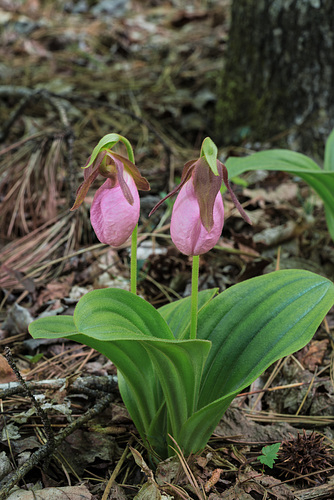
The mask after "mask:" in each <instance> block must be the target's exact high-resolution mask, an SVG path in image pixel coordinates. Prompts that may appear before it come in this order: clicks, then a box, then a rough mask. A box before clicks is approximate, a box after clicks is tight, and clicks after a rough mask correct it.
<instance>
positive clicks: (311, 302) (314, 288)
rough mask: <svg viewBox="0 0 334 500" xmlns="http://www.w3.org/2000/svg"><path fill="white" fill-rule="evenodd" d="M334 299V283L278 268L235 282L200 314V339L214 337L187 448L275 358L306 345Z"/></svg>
mask: <svg viewBox="0 0 334 500" xmlns="http://www.w3.org/2000/svg"><path fill="white" fill-rule="evenodd" d="M333 303H334V285H333V283H331V282H330V281H329V280H327V279H325V278H323V277H321V276H318V275H316V274H313V273H310V272H308V271H302V270H286V271H276V272H274V273H271V274H267V275H265V276H260V277H257V278H252V279H250V280H248V281H245V282H242V283H239V284H237V285H234V286H233V287H231V288H228V289H227V290H225V291H224V292H223V293H221V294H220V295H218V297H216V298H214V299H213V300H211V302H209V303H208V304H207V306H206V307H205V308H204V309H203V310H202V311H200V313H199V315H198V338H202V339H207V340H210V341H211V342H212V348H211V350H210V353H209V356H208V359H207V362H206V364H205V367H204V372H203V376H202V384H201V389H200V395H199V402H198V411H197V412H195V413H194V414H193V415H192V416H191V417H190V418H189V420H188V421H187V422H186V423H185V424H184V426H183V428H182V430H181V431H180V441H181V442H182V444H183V447H184V448H185V449H186V450H187V452H189V453H190V452H191V451H195V450H199V449H201V448H203V446H204V444H205V443H206V441H207V440H208V439H209V437H210V435H211V433H212V432H213V430H214V428H215V426H216V425H217V423H218V421H219V419H220V417H221V416H222V415H223V413H224V412H225V411H226V409H227V408H228V406H229V405H230V403H231V401H232V400H233V398H234V397H235V396H236V395H237V394H238V393H239V392H241V391H242V390H243V389H244V388H245V387H247V386H248V385H250V384H251V383H252V382H253V381H254V380H255V379H256V378H257V377H258V376H259V375H261V373H263V372H264V371H265V370H266V368H268V367H269V366H270V365H271V364H272V363H274V362H275V361H276V360H277V359H280V358H282V357H284V356H287V355H289V354H292V353H293V352H295V351H297V350H298V349H301V348H302V347H304V345H306V344H307V342H309V341H310V340H311V338H312V336H313V335H314V333H315V332H316V330H317V327H318V326H319V325H320V323H321V321H322V319H323V318H324V316H325V315H326V313H327V312H328V310H329V309H330V308H331V307H332V305H333Z"/></svg>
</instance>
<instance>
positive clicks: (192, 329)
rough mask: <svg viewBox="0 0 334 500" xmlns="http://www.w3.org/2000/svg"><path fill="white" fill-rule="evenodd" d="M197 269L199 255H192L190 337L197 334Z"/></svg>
mask: <svg viewBox="0 0 334 500" xmlns="http://www.w3.org/2000/svg"><path fill="white" fill-rule="evenodd" d="M198 271H199V255H194V256H193V264H192V276H191V311H190V338H191V339H195V338H196V335H197V309H198Z"/></svg>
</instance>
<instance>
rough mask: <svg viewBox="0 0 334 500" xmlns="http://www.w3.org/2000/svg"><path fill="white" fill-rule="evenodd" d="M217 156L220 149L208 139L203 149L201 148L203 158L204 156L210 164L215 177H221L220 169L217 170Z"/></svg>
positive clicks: (205, 140)
mask: <svg viewBox="0 0 334 500" xmlns="http://www.w3.org/2000/svg"><path fill="white" fill-rule="evenodd" d="M217 155H218V149H217V146H216V145H215V143H214V142H213V141H212V140H211V139H210V137H206V139H204V141H203V144H202V148H201V156H204V157H205V159H206V161H207V162H208V164H209V167H210V168H211V170H212V172H213V173H214V174H215V175H219V172H218V169H217Z"/></svg>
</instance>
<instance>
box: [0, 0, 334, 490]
mask: <svg viewBox="0 0 334 500" xmlns="http://www.w3.org/2000/svg"><path fill="white" fill-rule="evenodd" d="M229 7H230V1H229V0H214V1H211V2H210V1H205V0H202V1H201V0H197V1H192V2H183V1H181V0H180V1H177V0H175V1H172V0H170V1H167V0H165V1H164V0H156V1H154V0H151V1H150V0H147V1H145V2H144V1H139V0H132V1H131V2H130V1H126V0H123V1H117V0H110V1H107V0H104V1H102V0H101V1H91V2H90V1H81V0H80V1H74V0H69V1H67V2H61V1H51V0H50V1H48V0H44V1H43V0H26V1H20V0H11V1H7V0H0V27H1V31H0V37H1V44H0V61H1V62H0V74H1V85H0V123H1V124H2V126H1V127H0V141H1V150H0V205H1V227H0V244H1V247H0V264H1V268H0V287H1V291H0V300H1V309H0V320H1V324H2V326H1V330H0V346H1V349H5V348H6V352H5V353H6V355H7V359H10V360H11V363H12V366H15V367H16V369H17V371H18V372H19V373H20V374H21V376H22V377H23V379H24V380H25V381H26V382H27V383H28V382H29V387H30V389H31V391H32V392H33V394H34V395H35V396H36V395H38V401H39V402H40V404H41V405H42V406H43V408H44V409H45V411H47V413H48V417H49V420H50V422H51V427H52V429H53V431H54V433H55V434H56V435H60V434H59V433H61V432H63V431H64V432H65V433H66V432H67V433H68V435H67V436H65V435H64V437H63V438H62V439H61V440H60V441H61V442H59V443H58V446H57V448H56V451H55V453H54V455H52V457H51V456H48V457H46V455H45V453H44V455H43V450H44V451H45V450H47V453H49V451H50V448H48V446H49V442H48V441H47V440H48V439H49V438H50V435H49V434H48V430H47V429H45V423H44V422H43V421H42V420H41V417H40V414H39V413H38V409H36V405H35V403H34V402H32V401H31V399H30V398H29V395H27V394H26V393H25V389H24V387H23V386H22V383H20V382H17V380H18V378H17V375H16V374H15V373H14V372H13V370H12V368H10V366H9V365H8V363H7V361H6V358H5V357H4V356H1V357H0V411H1V415H0V430H1V434H0V499H6V498H10V499H11V500H14V498H15V499H20V500H21V499H30V498H31V499H32V498H38V499H55V498H67V499H77V498H81V499H96V500H99V499H102V500H107V499H108V498H109V499H120V500H123V499H124V500H125V499H131V498H137V499H144V498H145V499H150V498H152V499H159V498H161V499H169V498H175V499H189V498H190V499H191V498H194V499H208V500H217V499H220V498H222V499H229V500H233V499H240V500H247V499H275V500H283V499H290V498H291V499H300V500H302V499H316V498H319V499H320V498H321V499H327V498H334V475H333V470H334V462H333V446H334V444H333V443H334V441H333V439H334V432H333V424H334V382H333V363H334V358H333V340H334V337H333V332H334V312H333V311H331V312H329V314H328V315H327V317H326V318H325V319H324V321H323V323H322V325H321V327H320V328H319V330H318V332H317V333H316V335H315V337H314V339H313V340H312V341H311V342H310V343H309V344H308V345H307V346H306V347H305V348H304V349H302V350H301V351H299V352H297V353H296V354H294V355H293V356H289V357H288V358H284V359H283V360H280V361H278V362H276V363H275V364H274V365H273V366H272V367H271V368H270V369H268V370H267V371H266V372H265V373H264V375H263V376H262V377H261V378H260V379H258V380H256V382H254V384H252V386H251V387H249V388H248V389H247V391H245V392H244V393H243V394H240V395H239V396H238V397H237V398H236V399H235V401H234V402H233V404H232V406H231V408H230V409H229V410H228V411H227V413H226V414H225V416H224V418H223V419H222V420H221V423H220V424H219V426H218V427H217V429H216V430H215V432H214V434H213V436H212V438H211V440H210V442H209V444H208V446H207V447H206V448H205V450H204V451H203V453H202V454H201V455H200V456H195V457H190V458H189V460H188V465H186V462H185V461H183V460H182V457H181V460H180V459H179V458H178V457H177V458H173V459H169V460H167V461H164V462H160V463H159V464H158V466H157V464H152V463H151V462H150V459H149V456H148V454H147V451H146V450H145V448H144V447H143V446H142V444H141V442H140V439H139V436H138V434H137V432H136V429H135V427H134V426H133V424H132V422H131V420H130V418H129V416H128V414H127V412H126V410H125V409H124V407H123V405H122V402H121V399H120V396H119V393H118V389H117V378H116V369H115V367H114V365H113V364H112V363H111V362H110V361H108V359H107V358H105V357H103V356H102V355H100V354H99V353H97V352H96V351H94V350H92V349H90V348H88V347H85V346H82V345H78V344H75V343H73V342H69V341H62V340H61V341H60V340H52V341H50V340H33V339H32V338H31V337H30V335H29V334H28V329H27V328H28V324H29V323H30V322H31V321H32V320H33V319H36V318H38V317H39V316H40V315H41V314H46V313H47V314H61V313H64V312H65V311H66V313H67V314H68V313H69V312H71V311H72V310H73V309H74V307H75V305H76V303H77V301H78V300H79V298H80V297H82V296H83V295H84V294H85V293H86V292H87V291H89V290H92V289H95V288H104V287H118V288H124V289H129V245H128V244H124V245H123V247H122V248H120V249H117V250H115V249H112V248H109V247H107V246H106V245H102V244H99V243H98V242H97V240H96V238H95V236H94V234H93V231H92V229H91V226H90V222H89V204H90V201H91V200H92V198H91V193H89V196H88V197H87V198H86V202H87V203H86V202H85V204H83V205H82V207H80V209H79V210H77V211H76V212H69V207H70V206H71V205H72V203H73V194H74V193H75V191H76V188H77V187H78V185H79V184H80V182H81V180H82V171H81V170H80V167H81V166H83V165H84V164H85V163H86V160H87V157H88V156H89V154H90V152H91V151H92V148H93V147H94V146H95V145H96V144H97V142H98V140H99V139H100V138H101V137H102V136H103V135H104V134H107V133H111V132H117V133H120V134H122V135H123V136H126V137H127V138H128V139H129V140H130V141H131V143H132V144H133V145H134V149H135V157H136V164H137V165H138V166H139V168H140V170H141V173H142V175H144V176H145V177H147V178H148V179H149V181H150V184H151V191H150V192H149V193H144V194H143V196H142V200H141V201H142V215H141V219H140V227H139V242H140V244H139V248H138V261H139V281H138V289H139V293H140V295H141V296H142V297H144V298H145V299H147V300H148V301H149V302H151V303H152V304H153V305H154V306H156V307H158V306H160V305H163V304H166V303H168V302H170V301H172V300H174V299H175V298H180V297H184V296H187V295H189V293H190V279H191V262H190V259H189V258H188V257H186V256H184V255H182V254H180V253H179V252H178V251H177V250H176V249H175V248H174V247H173V245H172V242H171V240H170V236H169V221H170V218H169V217H170V208H171V205H170V204H166V206H165V207H164V208H163V207H162V208H160V209H159V211H158V212H156V213H155V214H154V216H153V217H151V218H148V214H149V212H150V210H151V209H152V207H153V206H154V205H155V204H156V203H157V201H159V200H160V199H161V197H162V196H163V195H164V194H166V193H167V192H168V191H169V190H171V189H172V188H173V187H174V186H175V185H176V184H177V183H178V182H179V179H180V175H181V172H182V166H183V164H184V163H185V162H186V161H188V160H189V159H192V158H194V157H196V155H198V150H199V147H200V145H201V142H202V140H203V139H204V137H206V136H211V137H212V138H213V139H214V140H215V142H216V143H217V145H218V146H219V154H220V158H221V160H222V161H224V159H226V158H227V157H228V156H230V155H233V156H242V155H245V154H248V153H251V152H252V151H256V150H259V149H267V148H270V147H280V146H282V145H283V144H282V138H283V139H286V137H287V135H288V134H280V135H279V136H277V137H274V138H273V137H265V138H263V141H261V142H256V143H254V142H251V140H250V139H248V138H247V137H245V138H244V136H243V134H244V133H245V130H246V129H245V130H244V129H243V128H240V129H238V130H236V131H233V133H232V134H231V137H234V139H233V142H232V141H231V144H226V142H224V141H223V138H221V137H220V136H219V126H218V125H217V123H219V120H218V121H217V119H216V116H217V113H219V87H220V85H221V82H222V76H221V75H222V69H223V64H224V54H225V51H226V44H227V40H228V28H229V22H230V11H229ZM316 160H318V159H316ZM233 188H234V190H235V192H236V194H237V196H238V199H239V200H240V202H241V203H242V204H243V206H244V208H245V209H246V210H247V211H248V213H251V218H252V222H253V225H252V226H247V225H246V224H245V223H244V221H243V220H242V219H241V218H240V216H239V215H238V213H237V212H236V210H235V208H234V206H233V204H232V201H231V200H230V198H229V195H228V194H225V195H224V205H225V225H224V230H223V235H222V237H221V239H220V241H219V245H218V247H216V248H215V249H213V250H212V251H211V252H209V253H208V254H206V255H205V256H202V257H201V259H200V289H207V288H214V287H218V288H219V289H220V291H223V290H224V289H226V288H228V287H230V286H231V285H233V284H235V283H238V282H240V281H244V280H245V279H248V278H252V277H254V276H259V275H262V274H264V273H267V272H270V271H273V270H275V269H289V268H298V269H306V270H310V271H313V272H316V273H318V274H320V275H323V276H325V277H327V278H329V279H333V276H334V248H333V242H332V241H331V239H330V236H329V234H328V230H327V226H326V220H325V215H324V209H323V205H322V202H321V200H320V199H319V198H318V197H317V196H316V194H315V193H314V192H313V191H312V190H311V188H310V187H309V186H308V185H307V184H306V183H305V182H303V181H302V180H301V179H300V178H297V177H292V176H291V175H289V174H287V173H283V172H270V173H268V172H264V171H257V172H252V173H249V174H247V175H244V176H243V177H242V180H241V181H240V180H239V181H237V183H234V184H233ZM8 348H9V349H10V351H9V350H8ZM101 391H104V394H105V396H104V397H103V398H101ZM312 433H313V434H312ZM273 443H282V444H281V448H280V454H279V456H278V458H277V459H276V461H275V464H274V467H273V468H269V467H268V466H267V465H262V464H261V463H260V461H259V460H258V457H259V456H261V450H262V448H263V447H265V446H268V445H271V444H273ZM129 444H131V446H132V447H135V448H136V449H137V451H139V453H140V456H141V457H142V458H141V459H138V456H137V457H136V460H135V458H134V456H133V455H132V454H131V453H130V451H129V448H128V446H129ZM291 446H292V448H291ZM312 447H313V448H312ZM291 449H293V450H294V451H293V452H291ZM41 450H42V452H41ZM291 453H294V455H293V456H294V457H295V462H296V467H295V471H293V470H291V467H290V470H287V469H286V467H284V459H285V458H286V457H287V456H290V457H291ZM308 453H310V454H311V455H312V453H320V455H319V456H320V461H319V462H317V463H313V464H309V463H308V464H307V465H306V464H305V461H303V460H304V458H305V456H307V454H308ZM46 462H47V463H46ZM299 462H300V463H301V464H302V465H301V467H298V465H297V463H299ZM30 463H32V466H31V467H30V466H29V464H30ZM303 464H304V466H303ZM46 465H47V466H46ZM190 471H191V473H190ZM146 483H147V484H148V486H149V490H146V493H144V492H143V490H142V492H141V493H140V489H141V487H142V485H143V484H146ZM9 485H10V486H11V487H15V489H10V488H9ZM57 495H58V496H57ZM136 495H137V496H136ZM145 495H146V496H145Z"/></svg>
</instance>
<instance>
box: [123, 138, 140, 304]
mask: <svg viewBox="0 0 334 500" xmlns="http://www.w3.org/2000/svg"><path fill="white" fill-rule="evenodd" d="M119 137H120V141H121V142H123V144H124V146H125V147H126V152H127V153H128V158H129V160H130V161H131V162H132V163H134V162H135V157H134V154H133V149H132V146H131V144H130V141H128V140H127V139H126V137H123V136H122V135H120V136H119ZM137 232H138V224H137V225H136V227H135V228H134V230H133V233H132V236H131V263H130V281H131V292H132V293H134V294H135V295H136V294H137Z"/></svg>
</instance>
